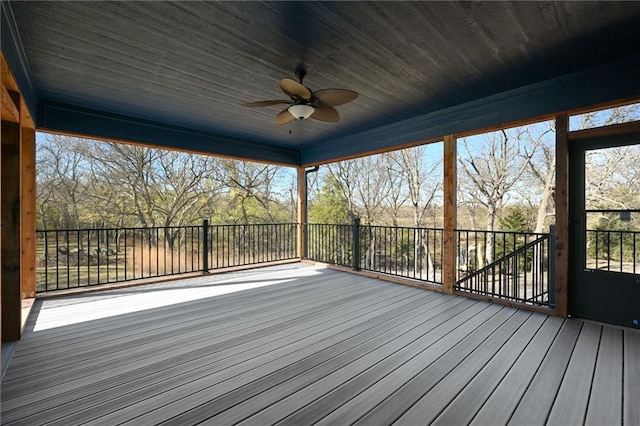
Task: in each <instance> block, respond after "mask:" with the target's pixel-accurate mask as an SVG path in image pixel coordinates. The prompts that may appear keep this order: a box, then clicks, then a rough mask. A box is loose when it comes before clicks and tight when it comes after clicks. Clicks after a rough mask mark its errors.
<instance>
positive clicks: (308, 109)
mask: <svg viewBox="0 0 640 426" xmlns="http://www.w3.org/2000/svg"><path fill="white" fill-rule="evenodd" d="M314 111H315V108H314V107H312V106H311V105H304V104H298V105H291V106H290V107H289V113H290V114H291V115H293V117H294V118H297V119H298V120H304V119H305V118H309V117H310V116H311V114H313V113H314Z"/></svg>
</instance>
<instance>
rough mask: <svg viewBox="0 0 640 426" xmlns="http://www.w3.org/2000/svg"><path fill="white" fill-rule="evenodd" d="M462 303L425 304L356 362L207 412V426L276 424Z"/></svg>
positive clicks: (343, 363)
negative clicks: (219, 410) (238, 423)
mask: <svg viewBox="0 0 640 426" xmlns="http://www.w3.org/2000/svg"><path fill="white" fill-rule="evenodd" d="M460 303H462V301H461V300H457V299H449V298H448V299H447V300H446V301H445V302H444V303H440V304H439V305H433V304H432V305H431V306H427V305H425V306H424V309H421V310H420V312H419V313H418V315H417V316H414V317H413V318H412V319H411V321H407V322H405V323H404V324H401V325H399V326H397V327H394V328H392V329H389V330H388V331H386V332H385V333H384V334H382V335H380V336H379V338H378V339H376V341H375V342H371V343H374V346H375V347H373V348H371V349H372V350H369V351H367V349H368V348H365V347H359V348H355V349H356V350H358V351H359V352H360V353H359V354H358V356H359V357H358V358H356V359H353V360H349V359H347V358H345V357H342V358H340V359H336V360H335V361H332V362H331V363H330V364H329V363H327V364H325V365H320V366H318V370H319V372H320V373H321V374H320V375H319V376H317V377H315V378H314V380H307V378H306V377H301V376H296V377H294V378H292V379H290V380H287V381H285V382H281V383H280V384H278V385H277V386H274V387H273V388H270V389H269V391H268V392H263V393H261V394H259V395H256V396H254V397H252V398H250V399H246V400H245V401H244V402H243V403H241V404H238V405H235V406H234V407H232V408H229V409H227V410H225V411H224V412H221V414H220V415H216V416H213V414H214V413H207V416H206V418H207V420H208V421H207V422H206V423H209V424H232V423H237V422H239V421H241V420H244V419H247V418H248V417H249V416H252V415H253V414H255V413H258V415H256V416H254V417H252V418H251V419H249V420H247V421H246V422H245V423H250V424H258V425H260V424H271V423H274V422H275V421H277V420H279V419H281V418H283V417H285V416H286V415H288V414H290V413H292V412H294V411H296V410H297V409H299V408H300V406H301V405H305V404H307V403H309V402H312V401H314V400H315V399H317V398H319V397H320V396H322V395H324V394H325V393H327V392H328V391H330V390H332V389H334V388H335V387H337V386H339V385H340V384H342V383H344V382H345V381H346V380H348V379H350V378H352V377H355V376H356V375H358V374H360V373H361V372H362V371H364V370H366V369H367V368H369V367H371V366H372V365H374V364H376V363H378V362H380V361H382V360H383V359H385V358H386V357H388V356H390V355H392V354H393V353H395V352H397V351H398V350H400V349H401V348H403V347H404V346H406V345H407V344H409V343H411V342H412V341H414V340H416V339H418V338H419V337H421V336H422V335H424V334H425V333H427V332H428V331H429V323H431V322H433V320H434V318H435V317H436V316H443V317H446V316H448V315H447V312H448V311H450V310H451V309H452V308H453V307H455V306H456V305H458V304H460ZM356 361H357V362H356ZM245 423H243V424H245Z"/></svg>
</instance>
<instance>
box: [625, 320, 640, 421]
mask: <svg viewBox="0 0 640 426" xmlns="http://www.w3.org/2000/svg"><path fill="white" fill-rule="evenodd" d="M639 354H640V333H639V332H638V331H636V330H625V331H624V379H623V382H624V395H623V401H624V407H623V418H622V421H623V423H624V424H625V425H640V360H638V355H639Z"/></svg>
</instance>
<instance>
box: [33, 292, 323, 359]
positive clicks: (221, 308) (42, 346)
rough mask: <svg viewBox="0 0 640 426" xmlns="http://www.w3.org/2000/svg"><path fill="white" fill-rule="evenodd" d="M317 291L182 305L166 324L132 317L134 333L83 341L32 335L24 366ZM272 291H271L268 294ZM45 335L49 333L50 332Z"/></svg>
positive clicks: (121, 330)
mask: <svg viewBox="0 0 640 426" xmlns="http://www.w3.org/2000/svg"><path fill="white" fill-rule="evenodd" d="M283 285H284V284H283ZM313 289H314V287H313V286H310V285H308V284H307V285H305V286H304V287H302V286H299V285H298V286H295V285H293V284H289V286H288V287H285V288H278V289H264V293H259V292H257V291H256V292H255V293H253V294H252V296H253V297H252V299H251V300H247V299H246V297H244V296H240V295H238V294H237V293H233V294H232V295H229V296H230V297H227V298H224V299H223V300H218V299H213V300H211V304H208V305H207V306H202V303H201V302H194V303H193V304H192V306H193V309H188V307H187V306H184V305H181V306H180V307H177V308H176V309H174V310H173V311H169V310H165V312H164V316H163V318H162V319H163V320H164V321H163V322H159V321H158V318H156V317H150V316H149V315H145V316H142V317H141V318H136V317H135V316H130V318H129V319H130V320H131V321H132V322H133V321H135V323H136V324H137V325H138V327H136V328H135V329H132V328H131V327H130V326H128V325H121V321H119V322H118V323H117V324H113V325H111V326H110V327H107V328H104V327H103V326H100V324H96V327H94V328H93V330H92V331H93V333H92V334H91V335H89V336H87V337H86V338H84V339H81V338H80V337H79V336H78V335H76V334H73V333H65V336H59V333H56V334H54V335H53V336H52V337H51V338H50V339H45V338H43V337H39V338H37V339H34V338H29V337H31V336H32V335H27V336H26V338H25V339H24V340H23V341H21V344H20V347H21V350H22V351H23V352H25V355H23V356H21V357H20V362H23V361H25V360H29V359H31V358H36V357H38V356H41V353H42V352H45V353H51V351H52V350H53V349H54V348H56V347H60V348H62V350H65V349H70V348H73V347H74V346H77V347H80V348H81V347H82V345H87V344H94V343H102V344H104V343H106V342H109V341H113V340H117V339H119V338H122V337H126V336H129V335H133V336H135V335H136V334H139V333H140V332H142V331H145V330H154V329H157V328H165V327H167V324H166V323H167V322H168V323H170V324H171V325H174V326H176V327H177V326H181V325H185V324H189V323H194V322H197V321H199V320H201V319H209V320H212V319H215V318H216V317H218V316H221V315H224V314H227V315H230V314H231V313H233V312H243V313H244V312H252V311H255V310H256V309H260V308H262V307H264V308H266V309H269V308H270V307H272V306H277V305H278V304H281V303H282V301H283V300H289V299H290V298H292V297H295V296H303V295H304V294H305V293H308V292H309V291H311V290H313ZM256 290H260V289H256ZM268 290H271V291H270V292H267V291H268ZM231 296H235V297H231ZM254 297H255V299H254ZM40 303H42V302H40ZM258 304H259V307H256V306H257V305H258ZM185 309H188V314H189V315H188V317H186V316H185ZM212 312H214V313H215V315H212ZM85 328H86V327H83V330H82V331H84V329H85ZM102 331H107V332H109V334H110V336H109V335H108V336H105V335H104V334H103V333H102ZM43 333H46V331H44V332H43ZM23 358H24V359H23Z"/></svg>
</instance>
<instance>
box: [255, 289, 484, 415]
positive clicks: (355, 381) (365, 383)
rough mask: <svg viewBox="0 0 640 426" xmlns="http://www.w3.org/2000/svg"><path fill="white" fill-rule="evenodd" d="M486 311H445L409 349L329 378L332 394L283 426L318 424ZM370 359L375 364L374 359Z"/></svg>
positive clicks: (471, 306) (473, 306) (475, 307)
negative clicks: (339, 376) (361, 368)
mask: <svg viewBox="0 0 640 426" xmlns="http://www.w3.org/2000/svg"><path fill="white" fill-rule="evenodd" d="M483 308H484V307H483V306H481V305H480V304H478V303H475V302H473V301H469V300H466V301H464V302H462V303H460V304H457V305H455V306H454V307H452V308H450V309H448V310H447V311H445V312H442V313H439V314H438V315H436V316H435V317H433V320H432V321H430V322H429V325H428V326H427V327H425V330H424V333H423V334H421V336H420V338H419V339H416V340H414V341H412V342H411V343H409V344H408V345H406V346H403V347H394V348H392V349H395V350H394V351H393V352H392V354H391V355H390V356H387V357H385V358H383V359H382V361H379V362H375V359H374V360H373V361H374V362H373V364H370V365H367V367H366V368H365V369H364V370H362V372H356V375H355V376H352V377H351V378H349V377H345V378H342V379H340V378H336V377H332V378H331V379H334V380H331V379H329V380H330V383H329V386H327V387H328V388H330V390H331V392H328V393H324V394H323V395H322V396H321V397H320V398H317V399H315V400H313V403H311V404H308V405H306V406H304V407H302V406H298V408H301V409H299V410H298V411H295V410H294V412H293V413H292V414H291V415H290V416H288V417H286V418H285V419H284V420H283V424H300V423H314V422H315V421H317V420H319V419H321V418H322V417H324V416H326V415H327V414H328V410H327V407H332V408H333V407H335V408H337V407H339V406H340V405H342V404H344V403H345V402H346V401H348V400H349V399H350V398H352V397H353V396H354V395H356V394H357V393H358V392H360V391H361V390H362V389H366V388H367V387H369V386H371V384H373V383H375V382H377V381H378V380H380V379H381V378H382V377H384V376H386V375H387V374H389V373H390V372H391V371H393V370H394V369H395V368H398V367H399V366H400V365H402V363H404V362H406V361H408V360H410V359H412V358H413V357H415V356H416V354H417V353H420V352H422V351H424V350H425V349H427V348H429V347H430V346H432V345H433V344H436V343H437V342H438V341H439V340H441V339H442V338H443V337H444V336H446V335H447V334H448V333H449V332H451V331H452V330H454V329H455V328H456V327H457V326H459V325H461V324H463V323H464V322H465V321H467V320H469V318H472V317H473V315H475V314H477V313H479V312H481V311H483ZM378 354H379V353H378ZM369 360H370V361H371V358H370V359H369ZM336 385H337V386H336ZM292 405H294V404H292ZM293 408H295V407H293ZM281 414H283V415H285V414H287V412H286V411H283V412H281ZM257 420H259V419H257Z"/></svg>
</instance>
